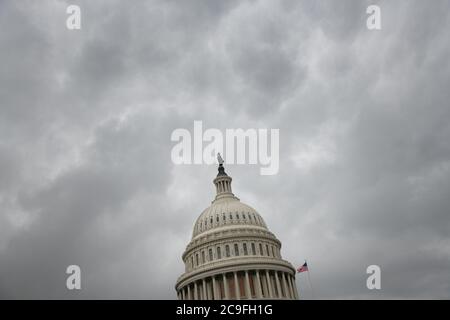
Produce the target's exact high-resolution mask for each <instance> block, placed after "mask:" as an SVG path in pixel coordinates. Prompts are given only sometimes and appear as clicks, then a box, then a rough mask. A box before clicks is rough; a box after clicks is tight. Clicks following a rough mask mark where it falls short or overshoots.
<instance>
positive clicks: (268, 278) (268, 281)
mask: <svg viewBox="0 0 450 320" xmlns="http://www.w3.org/2000/svg"><path fill="white" fill-rule="evenodd" d="M266 281H267V289H268V292H269V298H274V297H275V296H274V294H273V288H272V281H270V274H269V271H268V270H266Z"/></svg>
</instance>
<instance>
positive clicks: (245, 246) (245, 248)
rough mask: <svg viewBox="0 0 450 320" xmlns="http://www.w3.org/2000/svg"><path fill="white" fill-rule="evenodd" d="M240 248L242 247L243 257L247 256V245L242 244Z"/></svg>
mask: <svg viewBox="0 0 450 320" xmlns="http://www.w3.org/2000/svg"><path fill="white" fill-rule="evenodd" d="M242 246H243V249H244V256H246V255H248V251H247V244H246V243H244V244H243V245H242Z"/></svg>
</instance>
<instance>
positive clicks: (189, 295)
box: [187, 284, 192, 300]
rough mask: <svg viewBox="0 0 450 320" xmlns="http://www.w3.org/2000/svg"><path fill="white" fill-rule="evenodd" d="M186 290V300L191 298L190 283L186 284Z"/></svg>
mask: <svg viewBox="0 0 450 320" xmlns="http://www.w3.org/2000/svg"><path fill="white" fill-rule="evenodd" d="M187 291H188V300H192V297H191V285H190V284H188V285H187Z"/></svg>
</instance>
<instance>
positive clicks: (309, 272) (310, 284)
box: [305, 260, 314, 300]
mask: <svg viewBox="0 0 450 320" xmlns="http://www.w3.org/2000/svg"><path fill="white" fill-rule="evenodd" d="M305 263H306V265H307V266H308V280H309V287H310V288H311V295H312V298H313V300H314V289H313V286H312V282H311V270H310V269H309V265H308V262H307V261H306V260H305Z"/></svg>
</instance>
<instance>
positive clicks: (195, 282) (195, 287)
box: [194, 281, 199, 300]
mask: <svg viewBox="0 0 450 320" xmlns="http://www.w3.org/2000/svg"><path fill="white" fill-rule="evenodd" d="M194 300H199V298H198V291H197V281H194Z"/></svg>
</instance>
